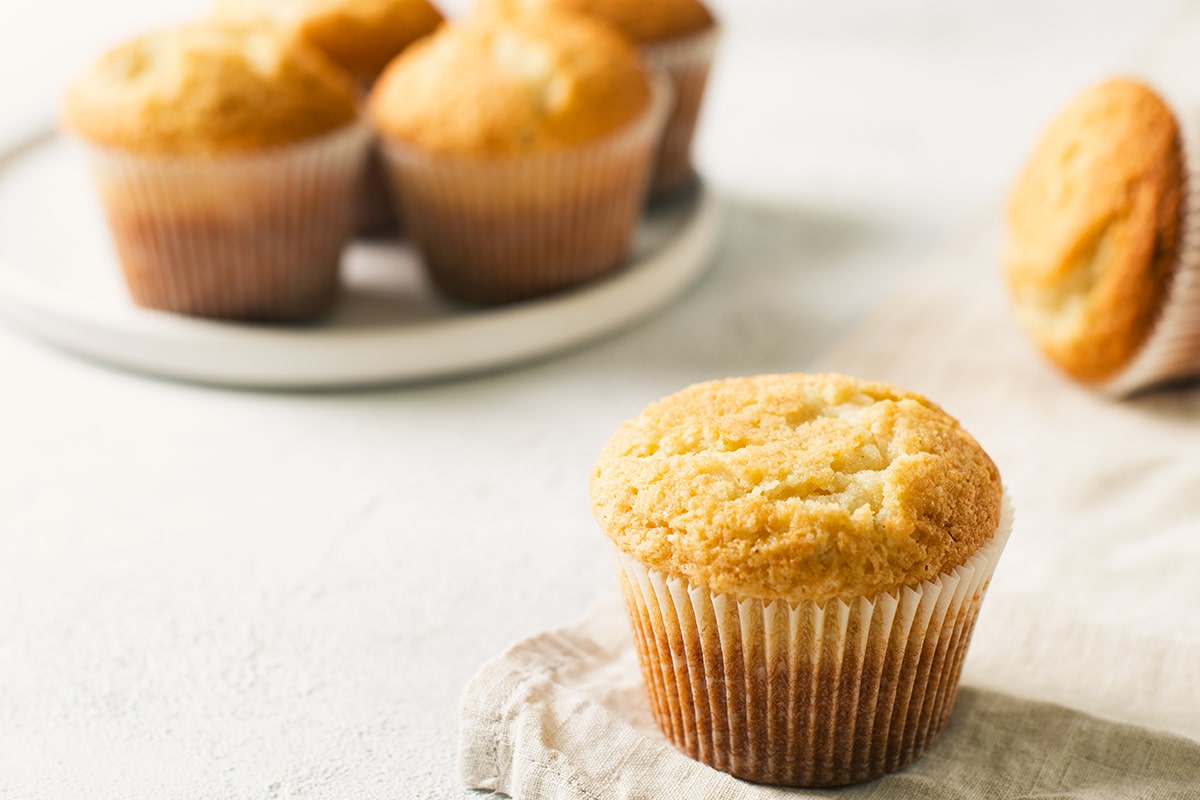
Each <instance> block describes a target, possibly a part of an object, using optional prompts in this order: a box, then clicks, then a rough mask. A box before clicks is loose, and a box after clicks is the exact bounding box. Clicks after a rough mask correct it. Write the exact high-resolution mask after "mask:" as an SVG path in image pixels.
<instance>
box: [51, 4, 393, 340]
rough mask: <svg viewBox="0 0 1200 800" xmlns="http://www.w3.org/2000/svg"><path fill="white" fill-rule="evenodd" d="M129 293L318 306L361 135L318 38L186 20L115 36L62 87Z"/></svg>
mask: <svg viewBox="0 0 1200 800" xmlns="http://www.w3.org/2000/svg"><path fill="white" fill-rule="evenodd" d="M63 120H64V124H65V126H66V127H67V128H68V129H69V130H70V131H71V132H73V133H74V134H75V135H76V136H78V137H79V138H80V139H81V140H82V141H83V142H84V143H85V145H86V151H87V155H88V160H89V164H90V167H91V171H92V175H93V178H94V179H95V183H96V186H97V189H98V190H99V194H100V199H101V202H102V205H103V206H104V209H105V212H106V214H107V217H108V222H109V225H110V228H111V230H112V234H113V239H114V242H115V245H116V250H117V255H118V257H119V260H120V262H121V265H122V267H123V269H124V274H125V279H126V282H127V284H128V286H129V290H130V292H131V294H132V296H133V299H134V301H135V302H136V303H138V304H139V305H142V306H146V307H149V308H156V309H162V310H165V311H173V312H177V313H181V314H191V315H196V316H205V317H220V318H227V319H237V320H253V321H269V322H291V321H300V320H306V319H310V318H312V317H315V316H317V315H319V314H321V313H323V312H325V311H326V310H327V309H328V308H329V307H330V305H331V303H332V302H333V300H334V298H335V296H336V289H337V273H338V262H339V259H340V254H341V251H342V248H343V245H344V244H345V242H346V240H347V238H348V237H349V235H350V230H351V224H352V218H351V210H350V209H351V207H352V202H353V198H354V197H355V193H356V191H357V187H358V183H359V180H360V177H361V168H362V163H363V159H364V156H365V153H366V147H367V143H368V140H369V134H368V132H367V130H366V129H365V127H364V126H363V125H362V124H361V123H360V121H359V119H358V108H357V100H356V94H355V89H354V86H353V84H352V83H351V81H350V80H349V78H348V77H346V76H345V74H344V73H342V72H341V71H340V70H338V69H337V68H336V67H334V66H333V65H331V64H330V63H329V62H328V61H327V60H326V59H325V58H324V57H323V56H322V55H321V54H320V53H319V52H317V51H315V50H311V49H309V48H307V47H304V46H301V45H298V44H296V43H294V42H291V41H289V40H287V39H286V38H284V37H282V36H280V35H278V34H276V33H273V32H271V31H269V30H267V29H264V28H254V27H243V26H231V25H194V26H188V27H183V28H176V29H173V30H167V31H162V32H159V33H155V34H151V35H148V36H144V37H142V38H139V39H136V40H134V41H132V42H129V43H127V44H124V45H122V46H120V47H118V48H116V49H115V50H112V51H111V52H109V53H108V54H106V55H105V56H103V57H102V58H101V59H100V60H99V61H98V62H96V63H95V64H94V65H93V66H92V67H91V68H90V69H89V70H88V71H87V72H86V73H84V74H83V75H82V76H81V77H79V78H78V79H77V80H76V81H75V82H74V83H73V84H72V85H71V86H70V88H69V89H68V91H67V94H66V97H65V101H64V107H63Z"/></svg>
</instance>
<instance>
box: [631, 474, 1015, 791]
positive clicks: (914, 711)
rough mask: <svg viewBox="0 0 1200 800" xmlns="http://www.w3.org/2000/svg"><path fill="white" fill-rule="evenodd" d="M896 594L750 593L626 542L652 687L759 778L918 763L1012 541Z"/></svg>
mask: <svg viewBox="0 0 1200 800" xmlns="http://www.w3.org/2000/svg"><path fill="white" fill-rule="evenodd" d="M1011 526H1012V512H1011V508H1010V506H1009V503H1008V499H1007V496H1006V497H1005V501H1004V511H1003V515H1002V519H1001V522H1000V526H999V528H998V529H997V531H996V533H995V535H994V536H993V537H992V538H991V540H989V541H988V542H987V543H986V544H985V545H984V546H983V547H981V548H980V549H979V550H978V551H977V552H976V553H975V554H974V555H972V556H971V558H969V559H968V560H967V561H966V563H964V564H962V565H961V566H959V567H956V568H955V569H953V570H951V571H950V572H948V573H945V574H943V575H940V576H938V577H937V578H936V579H934V580H930V581H926V582H924V583H922V584H920V585H919V586H915V587H911V588H909V587H905V588H902V589H900V590H898V591H895V592H892V593H884V594H880V595H877V596H875V597H873V598H863V599H859V600H855V601H853V602H849V603H847V602H843V601H840V600H837V601H830V602H827V603H824V604H820V603H816V602H801V603H798V604H789V603H786V602H783V601H773V602H766V601H763V600H754V599H743V600H738V599H737V598H735V597H731V596H729V595H720V594H712V593H710V592H709V591H708V590H707V589H706V588H704V587H703V586H694V585H690V584H689V583H688V582H686V581H684V580H682V579H679V578H673V577H669V576H667V575H665V574H663V573H661V572H658V571H656V570H653V569H648V568H646V567H644V566H643V565H641V564H640V563H638V562H637V561H635V560H634V559H633V558H631V557H630V556H628V555H626V554H625V553H622V552H621V551H619V550H617V549H616V548H615V547H614V548H613V552H614V558H615V561H616V564H617V570H618V574H619V576H620V579H621V587H622V592H623V594H624V596H625V602H626V607H627V610H628V612H629V617H630V622H631V624H632V627H633V636H634V642H635V644H636V646H637V650H638V656H639V661H640V663H641V668H642V675H643V678H644V680H645V684H646V693H647V695H648V697H649V700H650V706H651V709H652V711H653V713H654V717H655V720H656V721H657V722H658V726H659V728H660V729H661V730H662V732H663V734H664V735H665V736H666V737H667V739H669V740H670V741H671V742H672V743H673V744H674V745H675V746H676V747H677V748H679V749H680V750H682V751H683V752H684V753H686V754H687V755H689V756H691V757H692V758H694V759H697V760H699V761H701V762H703V763H705V764H708V765H709V766H712V767H714V768H716V769H718V770H721V771H723V772H728V773H730V774H732V775H734V776H736V777H739V778H743V779H745V780H749V781H754V782H756V783H767V784H775V785H781V786H840V785H844V784H849V783H857V782H859V781H865V780H869V779H871V778H875V777H878V776H880V775H883V774H885V773H888V772H891V771H894V770H897V769H900V768H901V767H903V766H905V765H906V764H909V763H911V762H912V761H914V760H915V759H917V758H918V757H919V756H920V755H921V754H922V753H924V752H925V750H926V749H927V748H928V747H929V746H930V745H931V744H932V743H933V742H934V741H935V740H936V739H937V737H938V735H939V734H940V733H941V732H942V729H943V728H944V727H945V725H946V722H947V720H948V719H949V717H950V710H951V708H952V707H953V705H954V697H955V693H956V690H957V688H958V678H959V673H960V671H961V668H962V662H963V657H964V656H965V655H966V651H967V645H968V644H969V642H970V639H971V633H972V631H973V630H974V626H975V618H976V615H977V614H978V612H979V606H980V603H981V602H982V600H983V596H984V593H985V592H986V590H987V586H988V582H989V581H990V579H991V576H992V572H993V571H994V570H995V567H996V562H997V560H998V559H999V557H1000V553H1001V551H1002V550H1003V549H1004V544H1005V542H1006V541H1007V539H1008V535H1009V532H1010V530H1011Z"/></svg>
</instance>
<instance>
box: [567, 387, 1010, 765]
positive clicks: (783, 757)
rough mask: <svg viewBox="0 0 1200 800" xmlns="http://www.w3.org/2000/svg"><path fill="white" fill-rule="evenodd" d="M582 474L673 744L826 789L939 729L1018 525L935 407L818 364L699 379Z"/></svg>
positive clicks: (986, 461)
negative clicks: (811, 368) (818, 371)
mask: <svg viewBox="0 0 1200 800" xmlns="http://www.w3.org/2000/svg"><path fill="white" fill-rule="evenodd" d="M590 486H591V497H592V510H593V513H594V514H595V516H596V520H597V522H598V523H599V525H600V528H601V529H602V530H603V531H604V533H605V534H606V535H607V536H608V538H609V540H610V541H611V543H612V553H613V557H614V559H615V561H616V564H617V569H618V573H619V576H620V584H621V589H622V592H623V594H624V595H625V599H626V602H627V604H628V610H629V617H630V622H631V623H632V625H633V629H634V641H635V642H636V644H637V647H638V650H639V653H640V655H641V661H642V672H643V675H644V677H645V681H646V690H647V693H648V695H649V697H650V704H651V707H652V708H653V709H654V715H655V719H656V720H657V721H658V724H659V727H661V728H662V730H663V733H664V734H665V735H666V736H667V738H668V739H670V740H671V741H672V742H674V744H675V745H676V746H677V747H678V748H679V749H680V750H682V751H684V752H685V753H687V754H688V755H690V756H692V757H693V758H696V759H698V760H700V761H703V762H704V763H706V764H708V765H710V766H713V767H716V768H717V769H720V770H722V771H725V772H729V773H731V774H733V775H735V776H737V777H739V778H745V779H747V780H752V781H756V782H759V783H771V784H780V785H786V786H837V785H842V784H847V783H855V782H859V781H864V780H869V779H871V778H874V777H877V776H879V775H882V774H883V773H885V772H891V771H893V770H896V769H899V768H900V767H903V766H905V765H906V764H908V763H910V762H911V761H913V760H914V759H916V758H919V757H920V756H921V754H922V753H923V752H924V751H925V750H926V748H928V747H929V745H930V744H932V742H933V741H935V740H936V739H937V737H938V735H939V734H940V733H941V731H942V728H943V727H944V726H945V724H946V720H947V719H948V718H949V715H950V710H951V708H952V707H953V705H954V696H955V690H956V688H957V685H958V676H959V670H960V669H961V667H962V660H963V657H964V656H965V655H966V651H967V646H968V644H969V643H970V639H971V633H972V631H973V629H974V625H975V619H976V616H977V614H978V611H979V606H980V603H981V602H982V600H983V596H984V593H985V592H986V590H987V585H988V581H989V580H990V579H991V576H992V572H993V570H994V569H995V566H996V563H997V560H998V559H999V557H1000V553H1001V551H1002V550H1003V548H1004V544H1005V542H1006V541H1007V539H1008V534H1009V530H1010V528H1011V514H1010V513H1008V512H1007V511H1004V512H1003V513H1002V496H1003V489H1002V486H1001V483H1000V474H999V472H998V471H997V469H996V466H995V464H993V463H992V461H991V459H990V458H989V457H988V455H987V454H986V453H985V452H984V451H983V448H981V447H980V446H979V444H978V443H977V442H976V441H975V440H974V439H973V438H971V436H970V435H969V434H967V433H966V431H964V430H963V429H962V427H961V426H960V425H959V424H958V422H957V421H956V420H954V419H953V418H952V417H951V416H949V415H948V414H946V413H945V412H944V411H942V409H940V408H939V407H938V406H936V405H934V404H933V403H931V402H930V401H928V400H927V399H925V398H924V397H921V396H920V395H917V394H914V393H911V392H906V391H903V390H900V389H897V388H895V387H893V386H890V385H887V384H882V383H872V382H869V381H861V380H857V379H854V378H849V377H846V376H844V375H833V374H830V375H807V374H802V373H795V374H787V375H759V376H755V377H751V378H729V379H726V380H723V381H710V382H707V383H700V384H695V385H693V386H689V387H687V388H686V389H683V390H682V391H679V392H676V393H675V394H673V395H670V396H668V397H665V398H663V399H662V400H660V401H658V402H656V403H652V404H651V405H649V406H648V407H647V408H646V409H645V410H644V411H642V413H641V414H639V415H638V416H637V417H635V418H633V419H631V420H629V421H628V422H626V423H625V424H624V425H622V426H621V427H620V428H619V429H618V430H617V432H616V433H615V434H614V435H613V437H612V438H611V439H610V440H609V442H608V444H607V445H606V446H605V447H604V450H603V451H602V452H601V454H600V457H599V458H598V459H597V462H596V466H595V469H594V470H593V472H592V478H591V485H590Z"/></svg>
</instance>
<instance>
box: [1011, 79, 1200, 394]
mask: <svg viewBox="0 0 1200 800" xmlns="http://www.w3.org/2000/svg"><path fill="white" fill-rule="evenodd" d="M1180 119H1181V118H1180V116H1179V115H1178V114H1177V113H1176V111H1175V110H1174V109H1173V108H1172V107H1171V106H1170V105H1169V104H1168V102H1167V101H1166V100H1164V99H1163V97H1162V96H1160V95H1159V93H1158V92H1156V91H1155V90H1154V89H1152V88H1150V87H1149V86H1146V85H1145V84H1142V83H1139V82H1137V81H1133V80H1124V79H1117V80H1110V81H1107V82H1105V83H1102V84H1100V85H1098V86H1095V87H1092V88H1090V89H1088V90H1087V91H1085V92H1083V93H1082V94H1081V95H1079V96H1078V97H1077V98H1075V99H1074V100H1073V101H1072V102H1071V104H1070V105H1069V106H1068V107H1067V108H1066V110H1065V111H1063V112H1062V114H1060V116H1059V117H1058V118H1057V119H1056V120H1055V121H1054V122H1053V124H1051V125H1050V127H1049V128H1048V129H1047V130H1046V132H1045V133H1044V134H1043V135H1042V138H1041V140H1040V141H1039V142H1038V144H1037V146H1036V147H1035V149H1034V153H1033V155H1032V157H1031V158H1030V160H1029V162H1028V164H1027V165H1026V166H1025V168H1024V170H1023V171H1022V173H1021V175H1020V176H1019V177H1018V179H1017V182H1016V185H1015V186H1014V187H1013V190H1012V194H1011V197H1010V200H1009V208H1008V244H1007V250H1006V253H1005V258H1004V268H1005V273H1006V276H1007V279H1008V285H1009V290H1010V293H1011V296H1012V300H1013V303H1014V306H1015V307H1016V311H1017V317H1018V320H1019V321H1020V324H1021V326H1022V327H1023V328H1024V330H1025V332H1026V333H1027V334H1028V335H1029V336H1030V337H1031V338H1032V339H1033V340H1034V342H1035V343H1036V344H1037V346H1038V347H1039V348H1040V349H1041V350H1042V352H1043V353H1044V354H1045V355H1046V356H1047V357H1048V358H1049V359H1050V360H1051V361H1052V362H1053V363H1054V364H1055V365H1056V366H1058V367H1059V368H1060V369H1061V370H1063V371H1064V372H1065V373H1067V374H1068V375H1070V376H1071V377H1072V378H1074V379H1076V380H1078V381H1080V382H1082V383H1085V384H1088V385H1091V386H1094V387H1097V388H1100V389H1103V390H1106V391H1110V392H1113V393H1119V394H1120V393H1127V392H1129V391H1133V390H1136V389H1138V388H1142V387H1144V386H1147V385H1150V384H1154V383H1159V382H1162V381H1167V380H1171V379H1173V378H1178V377H1181V376H1183V375H1186V374H1189V373H1191V372H1194V371H1195V370H1196V368H1197V365H1198V364H1200V273H1198V272H1197V258H1198V256H1200V249H1198V247H1197V244H1198V243H1197V238H1196V236H1197V233H1196V230H1195V226H1194V225H1189V224H1188V221H1187V215H1188V214H1189V213H1190V209H1191V208H1193V207H1194V202H1195V201H1194V199H1193V198H1192V195H1191V194H1190V193H1191V192H1192V191H1194V187H1195V185H1196V184H1195V182H1194V181H1193V180H1192V178H1191V176H1190V174H1189V165H1188V162H1187V158H1186V153H1185V147H1184V139H1183V135H1182V133H1181V129H1180Z"/></svg>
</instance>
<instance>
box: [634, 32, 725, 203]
mask: <svg viewBox="0 0 1200 800" xmlns="http://www.w3.org/2000/svg"><path fill="white" fill-rule="evenodd" d="M719 40H720V28H719V27H717V26H716V25H714V26H713V27H712V28H710V29H709V30H706V31H703V32H701V33H697V34H694V35H692V36H685V37H681V38H678V39H673V40H670V41H666V42H657V43H654V44H648V45H645V46H643V47H642V48H641V52H642V57H643V58H644V59H645V60H646V62H647V63H648V64H650V65H652V66H654V67H657V68H658V69H661V70H662V71H663V72H664V73H665V74H666V75H667V77H669V78H670V80H671V84H672V89H673V90H674V92H675V104H674V106H672V108H671V115H670V116H669V117H668V118H667V126H666V128H665V129H664V131H663V137H662V144H661V145H660V146H659V151H658V155H657V157H656V158H655V166H654V177H653V178H652V180H651V183H650V196H651V197H652V198H655V199H658V198H663V197H667V196H669V195H672V194H675V193H676V192H680V191H682V190H684V189H687V188H688V187H689V186H691V185H692V183H693V182H694V181H695V170H693V169H692V139H693V138H694V136H695V133H696V122H697V120H698V119H699V117H700V107H701V104H702V102H703V100H704V89H705V86H707V84H708V72H709V69H710V68H711V66H712V61H713V57H714V56H715V55H716V52H717V43H718V41H719Z"/></svg>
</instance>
